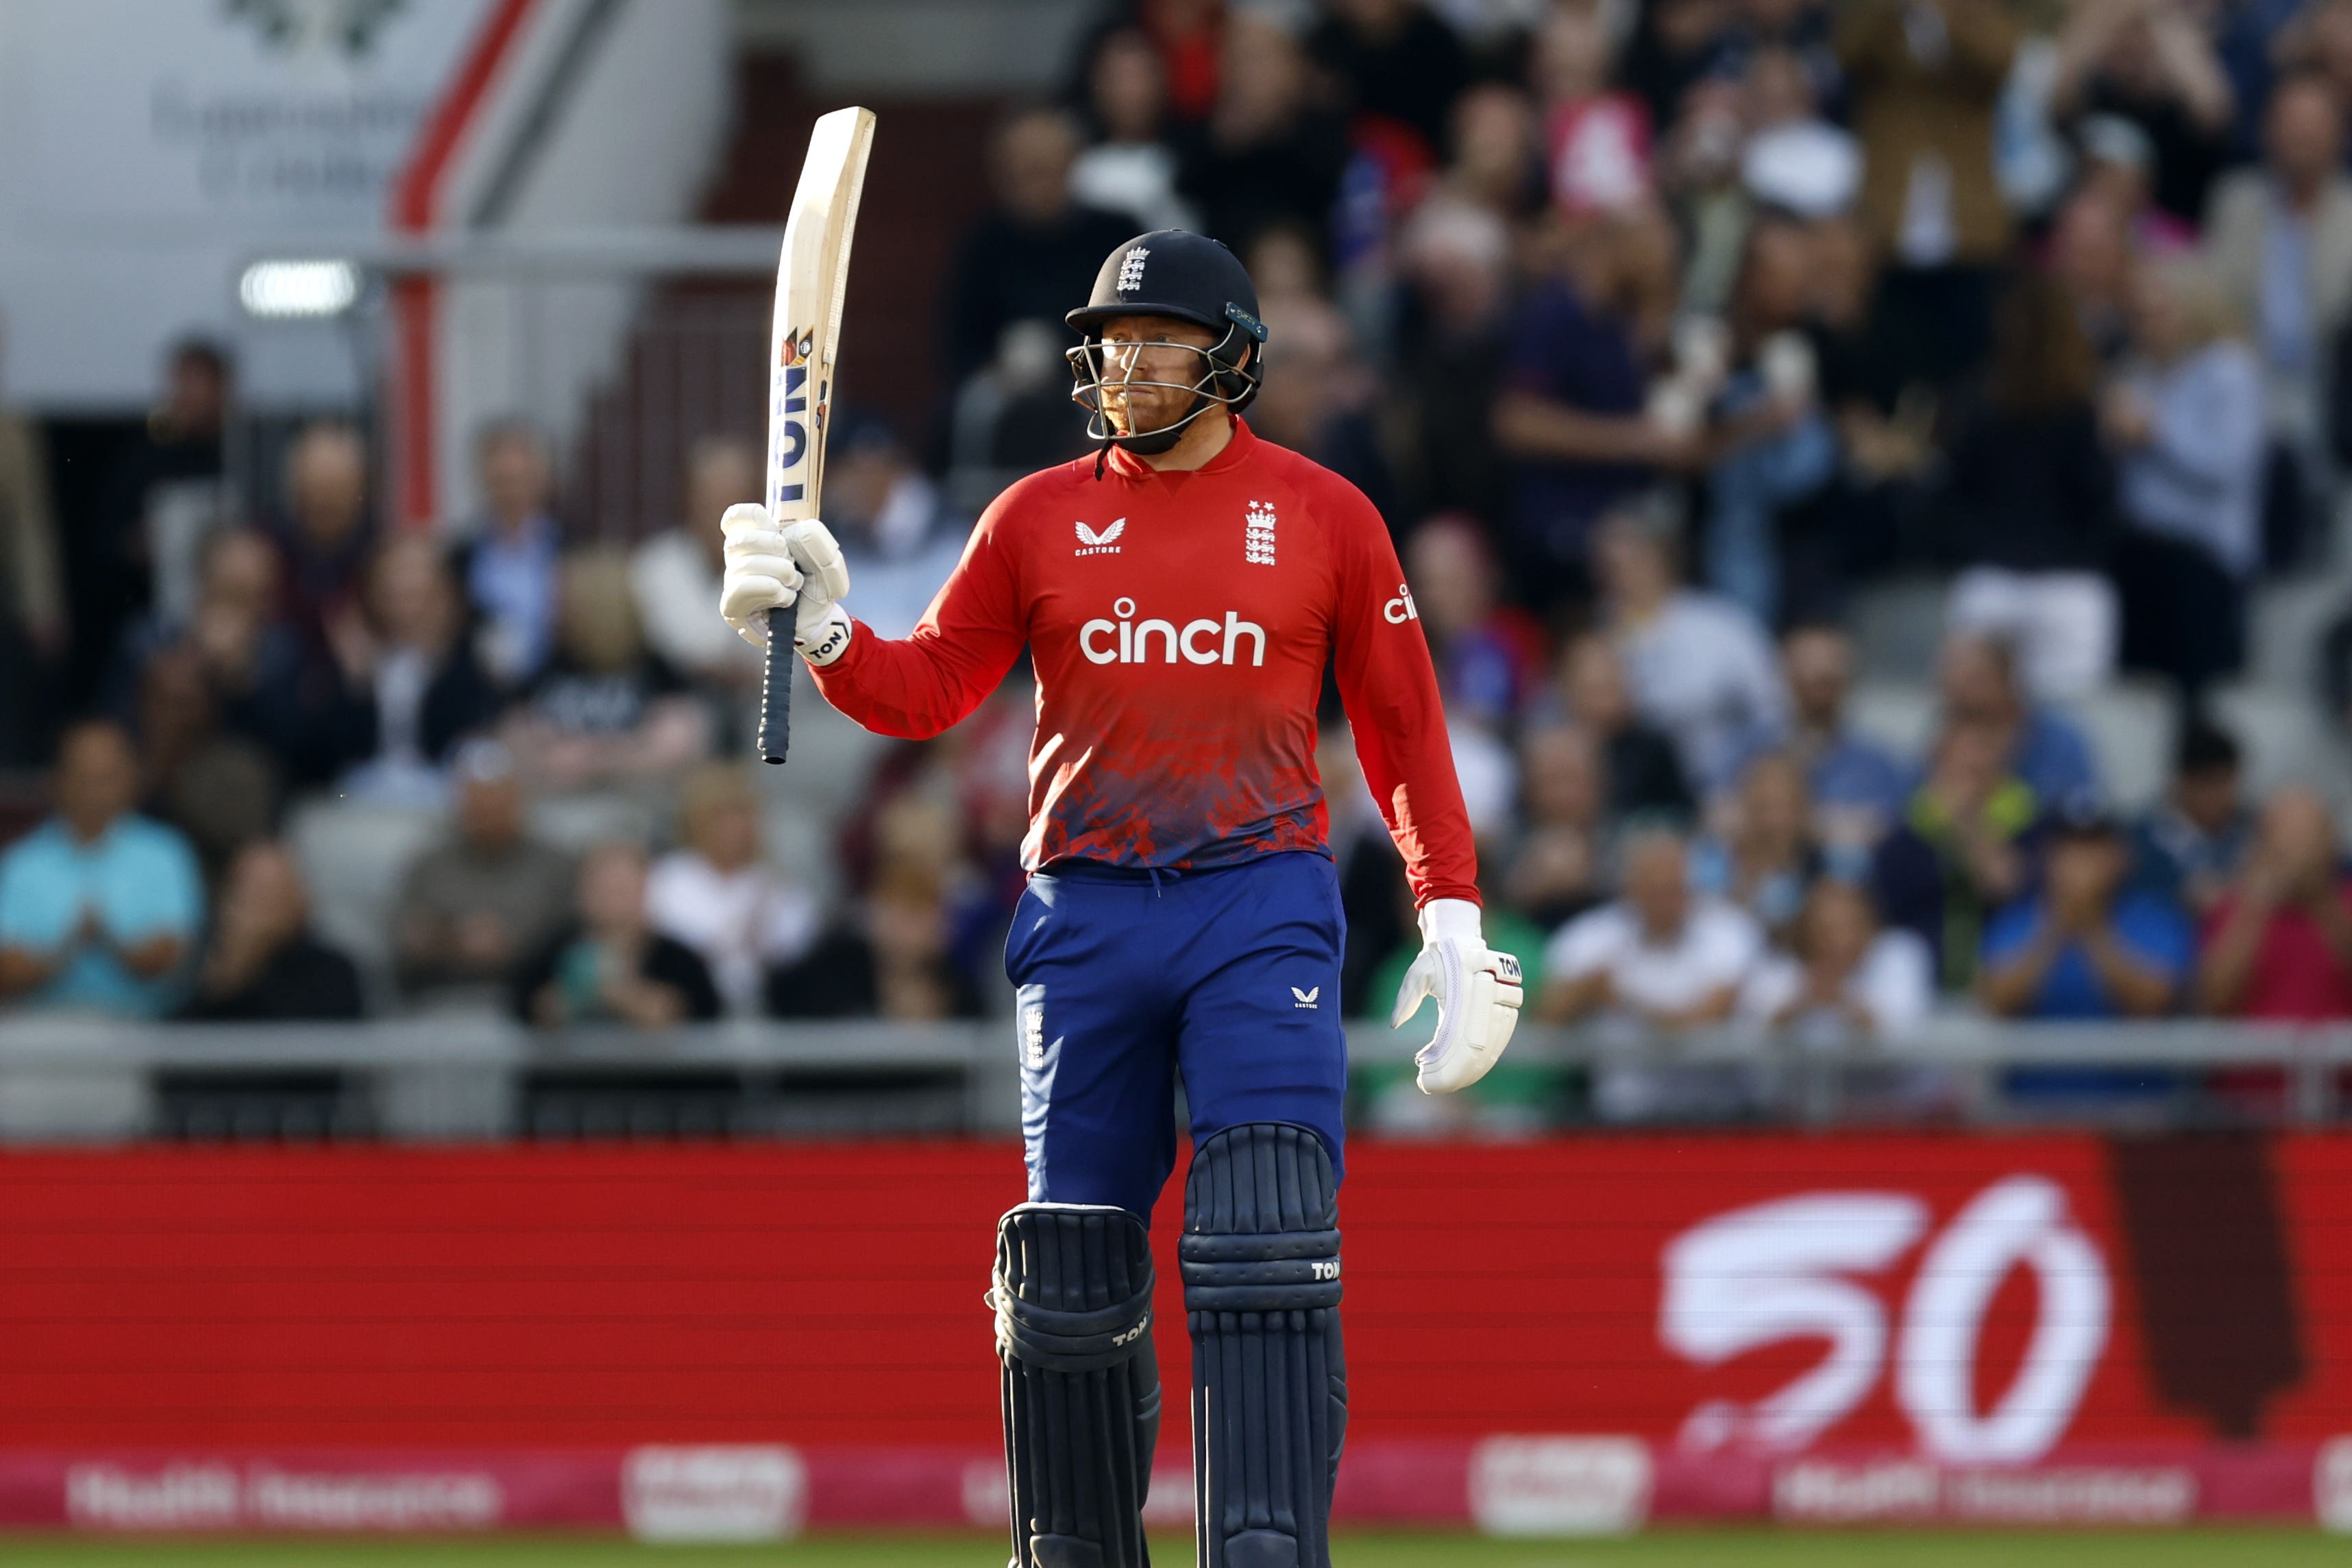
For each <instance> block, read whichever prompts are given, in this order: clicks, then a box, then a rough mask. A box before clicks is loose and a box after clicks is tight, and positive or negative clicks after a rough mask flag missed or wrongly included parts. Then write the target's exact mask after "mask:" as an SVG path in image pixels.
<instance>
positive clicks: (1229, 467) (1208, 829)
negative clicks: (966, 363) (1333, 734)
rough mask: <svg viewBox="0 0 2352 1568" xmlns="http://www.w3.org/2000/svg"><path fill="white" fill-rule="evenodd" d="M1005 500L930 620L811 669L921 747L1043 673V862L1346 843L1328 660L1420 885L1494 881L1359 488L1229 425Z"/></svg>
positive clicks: (1453, 894)
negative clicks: (1331, 767) (1204, 457)
mask: <svg viewBox="0 0 2352 1568" xmlns="http://www.w3.org/2000/svg"><path fill="white" fill-rule="evenodd" d="M1095 475H1096V466H1095V460H1094V459H1093V458H1083V459H1080V460H1078V461H1076V462H1072V463H1068V464H1066V465H1064V466H1063V467H1060V468H1048V469H1046V470H1045V471H1044V472H1043V473H1037V474H1032V475H1030V476H1029V477H1028V478H1027V479H1023V480H1021V481H1020V482H1019V483H1017V484H1015V485H1013V487H1012V488H1010V489H1007V490H1006V491H1005V492H1004V493H1003V495H1001V496H999V497H997V499H996V500H995V502H994V504H992V506H990V507H989V509H988V510H987V511H986V512H985V513H983V514H982V517H981V520H980V521H979V523H978V524H977V525H975V526H974V527H973V529H972V531H971V540H970V542H967V543H966V544H965V546H964V552H963V559H962V560H961V562H959V563H957V565H956V569H955V572H954V574H952V575H951V576H950V577H949V579H948V581H947V583H946V584H945V585H944V586H942V587H941V588H940V592H939V596H938V597H937V598H935V599H933V600H932V601H931V607H930V609H929V611H928V612H927V613H926V614H925V615H924V616H923V619H922V622H921V624H920V625H919V626H916V628H915V630H914V633H913V635H912V636H910V637H907V638H905V639H904V640H903V641H895V642H894V641H887V640H885V639H883V638H881V637H876V636H875V635H874V633H873V632H872V631H871V630H870V629H869V628H867V627H866V626H859V627H858V628H857V629H856V633H855V635H854V636H853V637H851V639H850V643H849V647H848V650H847V651H846V652H845V653H844V654H843V655H842V656H841V658H838V659H836V660H835V661H834V663H833V664H831V665H830V666H827V667H825V668H821V669H816V670H815V671H814V675H815V677H816V683H817V687H818V689H820V690H822V691H823V692H824V696H825V699H826V700H828V701H830V702H831V703H832V704H833V705H834V706H835V708H838V709H840V710H841V711H842V712H844V713H845V714H847V715H848V716H849V717H850V718H852V719H855V720H856V721H857V722H859V723H860V724H863V725H864V726H866V728H867V729H869V730H873V731H878V732H880V733H882V734H886V735H900V736H905V737H908V738H909V739H915V740H920V739H923V738H925V737H928V736H930V735H936V734H938V733H939V732H940V731H942V730H944V729H946V728H947V727H948V726H949V725H950V724H953V723H955V722H956V721H958V720H960V719H961V718H963V717H964V715H966V714H967V713H970V712H971V710H973V709H974V708H975V707H977V706H979V704H980V703H981V702H982V700H984V699H985V698H986V697H987V696H988V694H989V693H990V692H992V691H993V690H994V689H996V687H997V685H998V683H999V682H1001V681H1002V680H1003V679H1004V674H1005V671H1007V670H1008V669H1010V668H1012V667H1013V660H1014V659H1015V658H1018V657H1019V655H1020V652H1021V648H1022V645H1023V644H1024V643H1026V644H1027V645H1028V646H1029V648H1030V651H1031V658H1032V661H1033V662H1034V666H1035V668H1036V673H1037V736H1036V740H1035V742H1034V743H1033V745H1032V747H1031V750H1030V753H1029V834H1028V837H1027V838H1026V839H1025V840H1024V843H1023V845H1022V859H1023V863H1024V864H1025V865H1027V866H1028V867H1029V868H1031V869H1033V870H1034V869H1035V868H1038V867H1041V866H1045V865H1047V864H1050V863H1051V862H1053V861H1055V860H1058V859H1062V858H1069V857H1076V858H1086V859H1090V860H1098V861H1104V862H1108V863H1109V864H1113V865H1121V866H1157V867H1163V868H1174V869H1178V870H1182V869H1187V868H1194V867H1209V866H1223V865H1231V864H1234V863H1235V862H1237V861H1242V860H1246V859H1249V858H1252V857H1255V856H1258V855H1265V854H1272V853H1275V852H1277V851H1281V850H1291V849H1312V850H1317V851H1318V852H1321V853H1324V854H1328V853H1329V848H1328V844H1327V842H1326V838H1327V834H1328V826H1329V825H1328V814H1327V812H1326V810H1325V807H1324V804H1323V786H1322V781H1321V780H1320V778H1319V777H1318V774H1317V773H1316V768H1315V738H1316V726H1315V707H1316V700H1317V699H1318V697H1319V696H1320V695H1321V690H1322V681H1323V667H1324V662H1325V659H1326V658H1327V656H1329V657H1331V658H1333V659H1334V661H1335V666H1336V668H1337V671H1338V675H1339V693H1340V696H1341V698H1342V699H1343V700H1345V702H1346V704H1347V709H1348V716H1349V721H1350V722H1351V723H1352V724H1353V726H1354V728H1355V732H1356V753H1357V755H1358V757H1359V758H1360V759H1361V761H1362V763H1363V769H1364V777H1365V779H1366V781H1367V782H1369V783H1370V785H1371V790H1372V796H1373V798H1374V800H1376V801H1377V802H1378V803H1379V805H1380V810H1381V816H1382V817H1383V818H1384V819H1385V820H1386V821H1387V823H1388V827H1389V832H1390V834H1391V836H1392V837H1394V838H1395V840H1396V844H1397V847H1398V848H1399V849H1400V850H1401V851H1402V852H1403V855H1404V860H1405V869H1406V873H1407V875H1408V876H1409V877H1410V878H1411V879H1412V889H1413V896H1414V898H1415V900H1417V901H1419V902H1423V903H1426V902H1427V901H1428V900H1431V899H1470V900H1475V899H1476V898H1477V896H1478V892H1477V887H1476V873H1477V864H1476V855H1475V848H1474V847H1473V845H1472V843H1471V837H1470V819H1469V816H1468V814H1467V813H1466V812H1465V810H1464V809H1463V805H1462V788H1461V785H1460V784H1458V783H1457V782H1456V781H1455V779H1454V757H1453V752H1451V750H1450V749H1449V747H1448V745H1447V742H1446V736H1445V715H1444V710H1442V709H1441V707H1440V705H1439V702H1438V695H1437V676H1436V672H1435V671H1434V670H1433V668H1431V665H1430V659H1429V647H1428V645H1427V643H1426V642H1425V641H1424V640H1423V637H1422V635H1421V627H1420V626H1419V624H1418V623H1419V619H1420V617H1419V615H1418V614H1417V612H1416V611H1415V610H1414V607H1413V603H1412V595H1410V594H1409V593H1408V592H1407V591H1406V589H1405V586H1404V573H1403V571H1402V568H1400V567H1399V566H1398V564H1397V556H1396V550H1395V547H1394V546H1393V545H1391V543H1390V542H1389V536H1388V530H1387V528H1386V527H1385V526H1384V525H1383V524H1382V523H1381V516H1380V513H1379V512H1378V511H1377V510H1374V509H1373V507H1372V504H1371V502H1370V501H1368V500H1365V499H1364V496H1363V493H1362V492H1361V491H1360V490H1358V489H1356V488H1355V487H1354V486H1353V485H1351V484H1349V483H1348V481H1346V480H1345V479H1340V478H1339V476H1338V475H1336V474H1334V473H1332V472H1330V471H1329V470H1328V469H1327V468H1321V467H1319V466H1318V465H1317V464H1315V463H1312V462H1310V461H1308V460H1307V458H1302V457H1300V456H1299V455H1298V454H1297V453H1296V452H1292V451H1288V450H1286V449H1285V448H1283V447H1277V446H1275V445H1273V444H1272V443H1270V442H1266V441H1261V440H1259V439H1258V438H1257V437H1255V436H1254V435H1252V434H1251V432H1250V429H1249V426H1247V425H1245V424H1244V423H1242V422H1241V421H1240V420H1238V419H1236V420H1235V421H1234V436H1233V440H1232V441H1231V442H1230V443H1229V444H1228V445H1227V446H1226V447H1225V449H1224V450H1223V451H1222V452H1220V453H1218V454H1217V456H1216V457H1215V458H1213V459H1212V460H1211V461H1210V462H1209V463H1208V464H1207V465H1206V466H1204V467H1202V468H1198V469H1195V470H1192V471H1191V472H1182V473H1179V472H1172V471H1171V472H1161V471H1159V470H1156V469H1154V468H1151V467H1150V466H1149V465H1148V464H1145V463H1143V462H1140V461H1139V460H1138V459H1136V458H1133V457H1131V456H1130V455H1129V454H1128V453H1126V452H1124V451H1117V450H1114V451H1113V452H1112V453H1111V455H1110V458H1109V460H1108V463H1107V464H1106V465H1105V466H1104V468H1103V473H1102V478H1100V479H1097V478H1096V477H1095Z"/></svg>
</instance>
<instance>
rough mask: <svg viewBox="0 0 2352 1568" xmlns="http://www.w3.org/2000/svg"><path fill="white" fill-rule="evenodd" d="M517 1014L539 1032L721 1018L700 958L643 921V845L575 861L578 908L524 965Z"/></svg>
mask: <svg viewBox="0 0 2352 1568" xmlns="http://www.w3.org/2000/svg"><path fill="white" fill-rule="evenodd" d="M515 1011H516V1013H517V1014H518V1015H520V1016H521V1017H522V1018H523V1019H524V1020H525V1021H526V1022H528V1023H532V1024H536V1025H538V1026H540V1027H541V1028H543V1029H553V1028H561V1027H562V1026H565V1025H569V1024H625V1025H628V1026H632V1027H634V1028H639V1029H663V1028H667V1027H669V1026H671V1025H673V1024H683V1023H688V1022H700V1021H705V1020H708V1019H711V1018H716V1017H718V1016H719V990H718V988H717V987H716V986H715V985H713V984H711V981H710V971H709V969H708V968H707V967H705V966H704V964H703V962H702V960H701V959H700V958H699V957H698V956H697V955H696V953H695V952H694V950H693V949H692V948H690V947H688V946H686V945H685V944H684V943H682V942H675V941H673V940H671V939H670V938H668V937H667V936H663V935H661V934H659V933H658V932H656V931H654V930H653V929H652V928H651V927H650V926H649V925H648V924H647V923H646V854H645V851H644V850H642V849H640V848H638V847H636V846H635V845H634V844H600V845H598V846H596V847H594V848H593V849H591V850H589V851H588V853H587V855H586V856H585V857H584V858H583V859H582V860H581V862H580V889H579V902H578V912H577V914H576V916H575V918H574V919H573V921H572V925H571V926H570V927H569V928H568V929H567V930H565V931H562V932H561V933H560V934H558V935H557V937H556V938H555V940H554V941H553V942H550V943H548V944H547V946H546V947H545V948H543V949H542V950H541V952H540V953H539V955H538V956H537V957H536V958H534V959H533V960H532V961H531V962H530V963H529V964H527V965H526V966H525V967H524V969H523V972H522V974H521V976H520V978H519V979H518V980H517V981H516V983H515Z"/></svg>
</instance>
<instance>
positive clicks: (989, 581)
mask: <svg viewBox="0 0 2352 1568" xmlns="http://www.w3.org/2000/svg"><path fill="white" fill-rule="evenodd" d="M1019 489H1020V487H1018V486H1015V487H1013V489H1008V490H1006V491H1005V492H1004V494H1003V495H1001V496H999V497H997V499H996V501H995V503H994V504H993V505H992V506H991V507H990V508H989V509H988V510H987V511H986V512H984V513H982V516H981V520H980V521H979V522H977V523H975V524H973V526H972V531H971V538H970V539H968V540H966V541H965V542H964V547H963V556H962V559H961V560H959V561H958V562H957V563H956V567H955V570H954V572H952V573H951V574H949V577H948V580H947V582H946V583H945V584H942V585H941V586H940V591H939V593H938V594H936V595H933V596H932V599H931V607H930V608H929V609H928V610H926V611H925V612H924V613H923V618H922V620H921V621H920V622H919V623H918V624H917V625H916V626H915V629H914V631H913V632H912V633H910V634H909V635H908V636H907V637H902V638H897V639H891V638H886V637H877V636H876V635H875V633H874V630H873V628H872V627H870V626H866V625H864V624H863V623H860V624H859V625H858V626H857V628H856V631H855V632H854V633H853V634H852V635H851V637H850V639H849V647H848V649H847V650H846V651H845V652H844V653H843V654H842V656H841V657H840V658H837V659H835V660H834V661H833V663H831V664H830V665H826V666H824V667H822V668H819V667H817V666H814V665H812V666H811V667H810V670H809V673H810V674H811V675H812V676H814V678H815V680H816V687H817V689H818V690H819V691H821V692H823V693H824V700H826V701H828V702H830V703H832V704H833V705H834V706H835V708H837V709H839V710H841V711H842V712H843V713H845V714H846V715H847V716H848V717H850V718H852V719H854V720H856V721H857V722H858V723H860V724H862V725H864V726H865V727H866V729H868V730H871V731H874V732H875V733H876V734H877V735H895V736H898V738H899V739H901V740H908V741H925V740H929V739H930V738H931V737H932V736H934V735H936V734H938V733H940V731H942V730H946V729H949V728H950V727H951V726H953V725H954V724H956V723H958V722H960V721H961V720H963V719H964V718H965V717H966V716H967V715H969V714H970V713H971V710H973V709H975V708H977V707H979V706H980V705H981V704H982V702H984V701H986V700H988V694H989V693H990V692H992V691H994V690H995V689H997V687H998V686H999V685H1000V684H1001V683H1002V682H1003V679H1004V677H1005V673H1006V671H1008V670H1010V669H1011V668H1013V660H1014V659H1016V658H1020V657H1021V646H1022V644H1023V643H1024V642H1025V641H1026V640H1027V639H1028V617H1027V615H1026V613H1025V611H1024V606H1023V605H1022V599H1021V580H1020V574H1019V573H1018V572H1017V571H1016V570H1015V567H1014V563H1013V559H1012V556H1011V552H1010V551H1009V550H1008V549H1007V546H1006V541H1005V539H1004V537H1003V534H1004V531H1005V528H1006V517H1007V514H1008V512H1009V511H1010V510H1013V508H1014V507H1015V506H1016V505H1017V504H1018V499H1017V498H1018V492H1019ZM851 587H852V589H853V591H854V590H855V588H856V584H855V583H852V584H851Z"/></svg>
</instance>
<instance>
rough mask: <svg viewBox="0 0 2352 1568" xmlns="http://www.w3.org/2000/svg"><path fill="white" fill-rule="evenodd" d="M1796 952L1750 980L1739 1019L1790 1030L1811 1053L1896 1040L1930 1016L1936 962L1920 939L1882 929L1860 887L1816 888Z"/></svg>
mask: <svg viewBox="0 0 2352 1568" xmlns="http://www.w3.org/2000/svg"><path fill="white" fill-rule="evenodd" d="M1793 946H1794V948H1795V951H1794V952H1787V953H1777V952H1776V953H1773V954H1772V955H1770V956H1769V957H1768V958H1767V959H1765V960H1764V962H1763V963H1760V964H1759V965H1758V966H1757V969H1756V972H1755V973H1753V974H1751V975H1750V976H1748V985H1747V988H1746V989H1745V990H1744V991H1743V992H1742V993H1741V994H1740V998H1739V1012H1740V1016H1743V1017H1747V1018H1752V1019H1755V1020H1756V1021H1757V1022H1759V1023H1762V1024H1767V1025H1769V1026H1772V1027H1773V1028H1776V1029H1787V1030H1790V1031H1792V1032H1793V1033H1794V1035H1795V1037H1797V1038H1798V1039H1799V1040H1800V1041H1801V1042H1802V1043H1804V1044H1806V1045H1808V1046H1815V1045H1837V1044H1843V1043H1844V1042H1846V1041H1849V1040H1853V1039H1857V1038H1862V1039H1877V1040H1885V1039H1889V1038H1899V1037H1901V1036H1902V1035H1903V1034H1904V1032H1905V1031H1906V1030H1908V1029H1909V1028H1910V1027H1911V1026H1913V1025H1915V1024H1916V1023H1917V1022H1918V1021H1919V1020H1920V1019H1921V1018H1923V1017H1925V1016H1927V1007H1928V1004H1929V1002H1930V1001H1931V1000H1932V999H1933V995H1934V990H1935V967H1936V966H1935V959H1934V956H1933V955H1932V954H1931V953H1930V952H1928V951H1927V943H1926V942H1922V941H1920V940H1919V937H1918V934H1917V933H1916V932H1915V931H1901V930H1896V931H1885V930H1882V929H1881V928H1880V926H1879V923H1878V911H1877V910H1876V909H1875V908H1874V907H1873V906H1872V904H1871V901H1870V894H1869V893H1868V892H1867V891H1866V890H1864V889H1863V888H1861V887H1859V886H1857V885H1856V884H1854V883H1853V882H1848V881H1843V880H1841V879H1837V878H1833V877H1823V878H1822V879H1819V880H1818V881H1816V882H1815V883H1814V884H1813V888H1812V891H1811V894H1810V895H1809V896H1808V897H1807V898H1806V900H1805V907H1804V912H1803V913H1802V914H1801V916H1800V917H1799V919H1798V921H1797V928H1796V931H1795V932H1794V942H1793Z"/></svg>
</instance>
